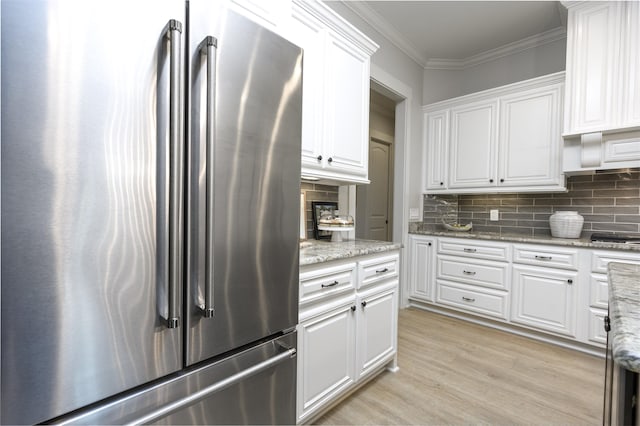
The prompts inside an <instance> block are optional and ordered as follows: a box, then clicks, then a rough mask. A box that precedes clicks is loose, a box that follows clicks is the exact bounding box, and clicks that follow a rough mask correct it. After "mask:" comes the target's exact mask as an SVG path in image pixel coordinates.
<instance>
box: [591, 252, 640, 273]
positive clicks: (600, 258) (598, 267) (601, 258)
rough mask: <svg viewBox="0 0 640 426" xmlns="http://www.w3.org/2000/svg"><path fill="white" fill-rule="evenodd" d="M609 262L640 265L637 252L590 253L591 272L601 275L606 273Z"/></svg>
mask: <svg viewBox="0 0 640 426" xmlns="http://www.w3.org/2000/svg"><path fill="white" fill-rule="evenodd" d="M609 262H622V263H632V264H634V265H640V253H639V252H627V253H622V252H610V251H594V252H592V253H591V271H592V272H598V273H601V274H606V273H607V265H608V264H609Z"/></svg>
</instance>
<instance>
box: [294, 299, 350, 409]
mask: <svg viewBox="0 0 640 426" xmlns="http://www.w3.org/2000/svg"><path fill="white" fill-rule="evenodd" d="M298 339H299V341H298V345H299V347H300V350H299V351H298V418H299V419H302V418H304V417H307V415H308V414H310V413H311V412H312V411H313V410H314V408H315V407H316V406H319V405H321V404H323V403H325V402H326V401H328V400H329V399H330V398H332V397H333V396H334V395H337V394H338V393H340V392H342V391H343V390H345V389H346V388H347V387H349V386H350V385H351V384H353V383H354V382H355V371H354V370H355V353H354V352H355V314H354V312H352V311H351V306H348V305H347V306H343V307H342V308H338V309H336V310H333V311H331V312H328V313H326V314H323V315H321V316H319V317H316V318H313V319H310V320H308V321H304V322H302V323H300V325H299V326H298Z"/></svg>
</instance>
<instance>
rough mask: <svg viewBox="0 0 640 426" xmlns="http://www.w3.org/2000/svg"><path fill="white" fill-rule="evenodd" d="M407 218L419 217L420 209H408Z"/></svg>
mask: <svg viewBox="0 0 640 426" xmlns="http://www.w3.org/2000/svg"><path fill="white" fill-rule="evenodd" d="M409 219H420V209H418V208H413V207H412V208H410V209H409Z"/></svg>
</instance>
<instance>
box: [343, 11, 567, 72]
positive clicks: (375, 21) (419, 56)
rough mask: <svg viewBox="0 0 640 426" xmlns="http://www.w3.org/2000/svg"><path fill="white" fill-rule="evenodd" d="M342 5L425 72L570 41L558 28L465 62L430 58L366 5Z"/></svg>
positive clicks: (468, 65)
mask: <svg viewBox="0 0 640 426" xmlns="http://www.w3.org/2000/svg"><path fill="white" fill-rule="evenodd" d="M341 3H342V4H343V5H344V6H346V7H347V8H349V9H350V10H351V11H352V12H354V13H355V14H356V15H358V16H359V17H360V18H362V19H363V20H364V21H365V22H367V23H368V24H369V25H371V26H372V27H373V28H374V29H375V30H376V31H378V32H379V33H380V34H381V35H382V36H383V37H385V38H386V39H387V40H389V41H390V42H391V43H392V44H393V45H394V46H396V47H397V48H398V49H400V50H401V51H402V52H404V53H405V54H406V55H407V56H409V57H410V58H411V59H412V60H413V61H415V62H416V63H417V64H418V65H420V66H421V67H422V68H424V69H439V70H463V69H466V68H471V67H474V66H476V65H479V64H482V63H484V62H490V61H493V60H496V59H499V58H502V57H504V56H508V55H513V54H515V53H519V52H523V51H525V50H528V49H532V48H535V47H539V46H543V45H545V44H548V43H552V42H554V41H558V40H562V39H565V38H567V30H566V28H564V27H557V28H554V29H551V30H548V31H545V32H543V33H540V34H535V35H533V36H530V37H526V38H524V39H522V40H518V41H515V42H512V43H508V44H505V45H503V46H500V47H497V48H495V49H490V50H487V51H485V52H481V53H478V54H477V55H473V56H469V57H467V58H463V59H446V58H427V57H426V56H425V55H424V54H423V53H421V52H420V51H419V50H418V49H417V48H416V47H415V46H414V45H413V44H412V43H411V42H409V41H408V40H407V39H406V38H405V37H404V36H403V35H402V34H401V33H400V32H399V31H398V30H396V29H395V27H393V26H392V25H390V24H389V23H388V22H387V21H386V20H385V19H384V18H383V17H382V16H380V14H378V12H376V11H375V10H373V9H372V8H371V7H369V6H368V5H366V4H365V3H363V2H359V1H347V0H341Z"/></svg>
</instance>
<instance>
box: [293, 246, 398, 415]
mask: <svg viewBox="0 0 640 426" xmlns="http://www.w3.org/2000/svg"><path fill="white" fill-rule="evenodd" d="M398 272H399V253H398V251H397V250H394V251H390V252H385V253H379V254H372V255H367V256H361V257H356V258H353V259H347V260H336V261H331V262H326V263H320V264H315V265H308V266H302V267H301V268H300V316H299V321H300V322H299V324H298V327H297V330H298V360H297V362H298V373H297V379H298V386H297V419H298V423H299V424H300V423H309V422H311V421H313V420H314V419H316V418H318V417H319V416H320V415H322V414H323V413H324V411H326V409H327V408H328V407H330V406H331V403H333V402H335V401H336V400H338V399H339V398H340V397H341V396H343V395H344V394H345V393H346V392H348V391H349V390H352V389H353V388H354V387H355V386H358V385H360V384H362V383H364V382H365V381H366V380H367V379H369V378H371V377H373V376H374V375H375V374H377V373H379V372H381V371H382V370H383V369H384V368H385V367H386V368H392V369H393V368H395V357H396V352H397V339H398V336H397V333H398V331H397V330H398V286H399V284H398Z"/></svg>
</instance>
